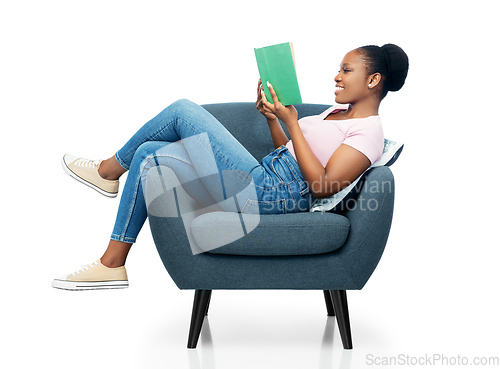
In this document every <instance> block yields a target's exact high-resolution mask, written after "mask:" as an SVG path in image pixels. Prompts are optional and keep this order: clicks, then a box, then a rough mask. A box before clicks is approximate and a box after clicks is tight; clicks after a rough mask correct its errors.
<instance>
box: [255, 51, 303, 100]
mask: <svg viewBox="0 0 500 369" xmlns="http://www.w3.org/2000/svg"><path fill="white" fill-rule="evenodd" d="M254 50H255V58H256V59H257V66H258V68H259V74H260V78H261V80H262V86H263V88H264V92H265V94H266V98H267V101H269V102H270V103H272V102H273V99H272V98H271V94H270V92H269V89H268V88H267V83H266V82H267V81H269V82H270V83H271V84H272V85H273V88H274V91H275V92H276V96H278V100H279V101H280V103H281V104H283V105H293V104H300V103H302V97H301V96H300V89H299V83H298V81H297V72H296V70H295V59H294V54H293V45H292V43H291V42H286V43H283V44H277V45H272V46H266V47H262V48H258V49H254Z"/></svg>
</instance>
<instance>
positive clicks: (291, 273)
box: [148, 103, 394, 349]
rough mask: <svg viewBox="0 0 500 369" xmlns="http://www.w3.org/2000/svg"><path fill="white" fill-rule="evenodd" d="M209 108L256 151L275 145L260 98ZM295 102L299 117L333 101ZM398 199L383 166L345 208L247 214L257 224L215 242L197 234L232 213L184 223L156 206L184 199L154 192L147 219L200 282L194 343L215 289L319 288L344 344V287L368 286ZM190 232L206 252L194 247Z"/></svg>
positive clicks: (186, 282)
mask: <svg viewBox="0 0 500 369" xmlns="http://www.w3.org/2000/svg"><path fill="white" fill-rule="evenodd" d="M204 108H205V109H206V110H208V111H209V112H210V113H211V114H212V115H214V116H215V117H216V118H217V119H218V120H219V121H220V122H221V123H222V124H223V125H224V126H225V127H226V128H227V129H228V130H229V131H230V132H231V133H232V134H233V135H234V136H235V137H236V138H237V139H238V140H239V141H240V142H241V143H242V144H243V145H244V146H245V147H247V149H248V150H249V151H250V152H251V153H252V154H253V155H254V156H255V157H256V158H258V159H261V158H263V157H264V156H265V155H267V154H268V153H270V152H271V151H272V150H274V146H273V143H272V140H271V137H270V134H269V131H268V127H267V124H266V122H265V119H263V118H262V116H261V114H260V113H259V112H258V111H257V110H256V109H255V104H253V103H225V104H210V105H205V106H204ZM296 108H297V111H298V113H299V118H300V117H303V116H307V115H314V114H319V113H321V112H322V111H324V110H326V109H327V108H328V106H326V105H318V104H300V105H297V106H296ZM172 201H174V200H172ZM393 205H394V178H393V175H392V172H391V170H390V169H389V168H388V167H384V166H383V167H378V168H374V169H372V170H370V171H369V172H367V175H366V177H365V180H364V183H363V187H362V188H361V191H360V194H359V195H358V197H357V199H356V201H355V202H354V201H353V202H351V203H350V206H349V208H348V209H345V211H344V212H343V214H341V215H340V214H334V213H328V212H306V213H296V214H285V215H261V216H260V218H251V217H250V218H245V224H250V223H251V222H252V220H254V221H255V219H257V220H256V221H255V224H254V225H253V227H255V228H254V229H253V230H251V232H248V234H247V235H246V236H245V237H242V238H240V239H238V240H236V241H234V242H231V243H229V244H227V245H225V246H222V247H218V248H214V249H211V248H210V243H211V242H212V241H213V238H212V237H205V238H204V237H198V238H197V231H198V230H199V229H204V230H210V232H212V233H211V234H212V235H213V236H214V238H215V237H216V236H217V234H223V233H224V227H226V226H229V225H230V224H231V219H230V217H231V216H233V217H234V213H221V212H214V213H207V214H203V215H200V216H197V217H195V218H194V219H193V220H192V221H191V224H189V225H187V226H186V225H185V224H184V221H185V220H186V219H184V220H183V218H182V217H181V216H175V214H174V215H168V216H164V215H161V212H160V211H158V208H164V207H173V208H176V206H178V204H176V203H175V202H171V203H170V204H169V203H168V200H166V198H163V197H158V198H156V199H155V200H153V201H152V202H151V203H149V204H148V216H149V224H150V228H151V232H152V235H153V239H154V242H155V245H156V247H157V250H158V253H159V255H160V257H161V260H162V262H163V264H164V266H165V268H166V269H167V271H168V273H169V274H170V276H171V277H172V279H173V280H174V282H175V283H176V285H177V286H178V288H180V289H191V290H195V296H194V304H193V309H192V318H191V326H190V330H189V337H188V348H196V345H197V342H198V338H199V335H200V331H201V327H202V323H203V320H204V317H205V315H206V314H207V313H208V307H209V302H210V298H211V295H212V291H213V290H220V289H225V290H228V289H294V290H300V289H304V290H311V289H314V290H322V291H323V295H324V298H325V303H326V309H327V314H328V315H330V316H333V315H335V316H336V319H337V323H338V326H339V331H340V335H341V339H342V343H343V347H344V348H345V349H352V339H351V331H350V322H349V313H348V305H347V294H346V291H347V290H359V289H362V288H363V286H364V285H365V284H366V282H367V281H368V279H369V278H370V276H371V274H372V273H373V271H374V270H375V268H376V266H377V264H378V262H379V260H380V258H381V256H382V253H383V251H384V248H385V245H386V242H387V239H388V236H389V230H390V227H391V221H392V214H393ZM170 214H172V213H170ZM179 215H180V214H179ZM247 222H250V223H247ZM186 230H188V231H186ZM188 232H191V234H189V235H188ZM271 234H273V235H275V234H282V235H283V237H287V245H286V247H285V245H279V244H275V239H276V237H273V238H271ZM192 240H196V243H197V245H198V247H199V248H200V249H202V251H205V252H200V253H196V254H193V252H192V250H191V247H190V242H192Z"/></svg>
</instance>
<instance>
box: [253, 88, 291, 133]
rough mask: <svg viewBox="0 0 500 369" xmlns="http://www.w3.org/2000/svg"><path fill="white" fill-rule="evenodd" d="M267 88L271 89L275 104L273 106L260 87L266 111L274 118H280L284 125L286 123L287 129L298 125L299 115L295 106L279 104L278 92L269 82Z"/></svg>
mask: <svg viewBox="0 0 500 369" xmlns="http://www.w3.org/2000/svg"><path fill="white" fill-rule="evenodd" d="M267 87H268V88H269V92H270V93H271V97H272V99H273V103H272V104H271V103H270V102H269V101H267V99H266V95H265V93H264V90H263V89H262V87H260V88H259V89H260V95H261V99H262V104H263V108H264V110H265V111H266V112H268V113H269V114H273V115H274V116H276V117H277V118H279V119H280V120H281V121H282V122H283V123H285V125H286V126H287V128H289V127H291V126H293V125H297V124H298V122H297V118H298V114H297V110H296V109H295V108H294V106H293V105H288V106H283V105H282V104H281V103H280V102H279V100H278V96H276V92H275V91H274V88H273V86H272V85H271V84H270V83H269V82H267Z"/></svg>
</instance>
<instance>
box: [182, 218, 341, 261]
mask: <svg viewBox="0 0 500 369" xmlns="http://www.w3.org/2000/svg"><path fill="white" fill-rule="evenodd" d="M243 224H244V227H243V226H242V225H243ZM349 228H350V223H349V219H347V218H346V217H344V216H342V215H338V214H332V213H309V212H305V213H291V214H280V215H258V214H257V215H255V214H240V213H230V212H213V213H208V214H203V215H200V216H199V217H197V218H196V219H194V220H193V222H192V223H191V231H192V235H193V238H194V240H195V241H196V243H197V245H198V246H199V247H200V248H201V249H202V250H204V251H207V252H210V253H215V254H228V255H255V256H270V255H275V256H284V255H313V254H322V253H327V252H331V251H334V250H336V249H338V248H339V247H341V246H342V245H343V244H344V243H345V241H346V239H347V236H348V234H349ZM247 230H248V231H247ZM245 233H247V234H246V235H245Z"/></svg>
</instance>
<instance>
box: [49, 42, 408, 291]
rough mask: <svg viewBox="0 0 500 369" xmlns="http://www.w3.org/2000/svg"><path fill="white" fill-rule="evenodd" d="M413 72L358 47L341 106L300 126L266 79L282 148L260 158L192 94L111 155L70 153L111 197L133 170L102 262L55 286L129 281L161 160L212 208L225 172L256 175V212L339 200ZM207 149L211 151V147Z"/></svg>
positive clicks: (265, 106) (68, 163) (400, 54)
mask: <svg viewBox="0 0 500 369" xmlns="http://www.w3.org/2000/svg"><path fill="white" fill-rule="evenodd" d="M407 73H408V57H407V55H406V54H405V52H404V51H403V50H402V49H401V48H399V47H398V46H396V45H392V44H386V45H384V46H382V47H379V46H364V47H361V48H358V49H355V50H352V51H350V52H349V53H347V54H346V55H345V57H344V59H343V60H342V63H341V65H340V71H339V73H338V75H337V76H336V77H335V82H336V91H335V95H336V98H335V101H336V103H337V105H335V106H333V107H331V108H329V109H328V110H326V111H325V112H323V113H322V114H320V115H318V116H312V117H306V118H303V119H301V121H300V123H299V122H298V120H297V111H296V110H295V108H294V107H293V106H291V105H290V106H283V105H281V104H280V103H279V101H278V99H277V97H276V94H275V92H274V89H273V87H272V85H271V84H269V83H268V86H269V90H270V92H271V96H272V99H273V101H272V103H271V102H269V101H267V100H266V97H265V95H264V92H263V89H262V85H261V83H260V81H259V86H258V93H257V102H256V105H257V109H258V110H259V111H260V112H261V113H262V114H263V115H264V116H265V118H266V119H267V123H268V125H269V129H270V131H271V136H272V139H273V143H274V145H275V147H276V150H275V151H274V152H273V153H271V154H270V155H268V156H267V157H266V158H264V159H263V160H262V162H261V163H258V162H257V160H256V159H255V158H254V157H253V156H252V155H251V154H250V153H248V151H247V150H246V149H245V148H244V147H243V146H242V145H241V144H240V143H239V142H238V141H237V140H236V139H235V138H234V137H233V136H232V135H231V134H230V133H229V132H228V131H227V130H226V129H225V128H224V127H223V126H222V125H221V124H220V123H219V122H218V121H217V120H216V119H215V118H214V117H213V116H211V115H210V114H209V113H208V112H206V111H205V110H204V109H203V108H201V107H199V106H198V105H196V104H193V103H191V102H189V101H187V100H180V101H178V102H176V103H174V104H172V105H170V106H169V107H168V108H166V109H165V110H163V111H162V112H161V113H160V114H159V115H158V116H156V117H155V118H153V119H152V120H150V121H149V122H148V123H146V124H145V125H144V126H143V127H142V128H141V129H139V131H138V132H137V133H136V134H135V135H134V136H133V137H132V138H131V139H130V140H129V141H128V142H127V143H126V144H125V146H123V147H122V148H121V149H120V150H119V151H118V152H117V153H116V154H115V155H114V156H112V157H111V158H109V159H107V160H103V161H91V160H87V159H82V158H77V157H74V156H71V155H65V156H64V158H63V168H64V169H65V171H66V172H67V173H68V174H69V175H71V176H72V177H73V178H75V179H77V180H79V181H80V182H82V183H85V184H87V185H89V186H91V187H93V188H94V189H96V190H97V191H99V192H100V193H102V194H104V195H106V196H109V197H115V196H116V195H117V192H118V179H119V178H120V176H121V175H122V174H124V173H125V172H126V171H129V174H128V177H127V181H126V183H125V186H124V189H123V194H122V197H121V201H120V206H119V209H118V215H117V218H116V222H115V226H114V229H113V233H112V235H111V240H110V241H109V244H108V247H107V249H106V251H105V253H104V254H103V255H102V257H101V258H100V260H98V261H96V262H95V263H93V264H91V265H88V266H86V267H83V268H82V269H81V270H79V271H77V272H74V273H72V274H68V275H65V276H62V277H60V278H57V279H55V280H54V281H53V282H52V286H53V287H56V288H61V289H70V290H79V289H80V290H83V289H101V288H124V287H128V279H127V273H126V270H125V267H124V265H125V261H126V258H127V255H128V252H129V250H130V248H131V246H132V244H133V243H134V242H135V240H136V237H137V235H138V233H139V231H140V229H141V227H142V225H143V224H144V221H145V220H146V217H147V211H146V204H145V200H144V194H143V192H142V185H141V178H144V173H145V172H147V170H148V169H150V168H151V167H153V166H154V165H158V164H159V165H165V166H168V167H170V168H172V169H173V171H174V172H175V173H176V175H177V176H178V177H179V180H180V182H181V183H186V184H187V183H189V184H190V186H191V187H190V188H185V190H186V191H187V192H188V193H189V194H190V195H191V196H192V197H193V198H195V199H196V200H197V201H199V202H201V203H206V204H207V206H209V205H210V204H214V203H218V202H219V200H221V199H222V200H223V198H221V195H220V192H221V191H220V188H217V186H211V185H210V183H208V182H209V181H204V180H203V178H208V176H209V175H210V174H213V173H214V170H213V168H216V169H215V170H216V171H219V173H221V172H222V171H231V170H238V171H241V172H243V173H249V174H250V176H251V181H252V184H253V186H254V188H255V191H256V197H257V200H258V201H254V202H253V203H252V202H251V201H250V200H248V201H247V202H246V203H245V204H244V206H243V207H242V208H241V209H239V210H241V212H246V211H251V209H250V206H247V205H248V204H253V205H254V206H255V204H257V208H254V209H253V211H258V212H261V213H271V214H272V213H281V212H297V211H307V210H309V206H303V204H308V205H310V204H311V203H312V201H313V200H314V198H322V197H328V196H332V195H333V194H335V193H337V192H338V191H340V190H341V189H342V188H344V187H346V186H347V185H348V184H349V183H351V182H352V181H354V180H355V179H356V178H357V177H358V176H360V175H361V174H362V173H363V172H364V171H365V170H366V169H368V167H369V166H370V165H371V164H373V163H374V162H375V161H377V160H378V159H379V158H380V156H381V154H382V150H383V144H384V136H383V131H382V125H381V123H380V118H379V116H378V109H379V106H380V102H381V101H382V99H383V98H384V97H385V96H386V95H387V92H388V91H397V90H399V89H400V88H401V87H402V86H403V84H404V82H405V79H406V75H407ZM278 119H280V120H281V121H282V122H283V123H284V124H285V125H286V127H287V129H288V132H289V133H290V136H291V137H290V139H289V138H288V137H287V136H286V134H285V133H284V131H283V129H282V128H281V125H280V124H279V122H278ZM188 143H189V144H188ZM207 146H208V147H209V149H210V151H211V152H207V151H204V150H205V149H204V148H206V147H207ZM271 163H272V164H271ZM207 168H211V169H208V171H207ZM219 185H220V183H219ZM183 187H184V186H183ZM278 204H282V206H277V205H278ZM271 205H272V206H271Z"/></svg>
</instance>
